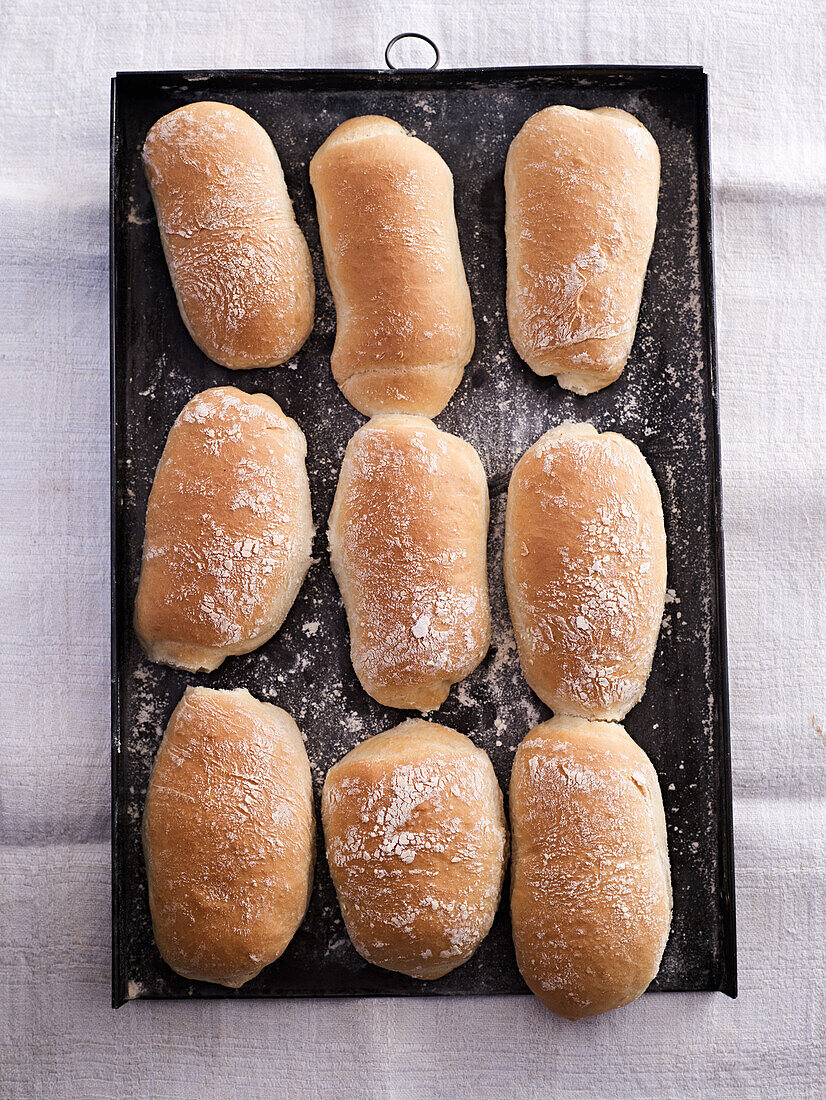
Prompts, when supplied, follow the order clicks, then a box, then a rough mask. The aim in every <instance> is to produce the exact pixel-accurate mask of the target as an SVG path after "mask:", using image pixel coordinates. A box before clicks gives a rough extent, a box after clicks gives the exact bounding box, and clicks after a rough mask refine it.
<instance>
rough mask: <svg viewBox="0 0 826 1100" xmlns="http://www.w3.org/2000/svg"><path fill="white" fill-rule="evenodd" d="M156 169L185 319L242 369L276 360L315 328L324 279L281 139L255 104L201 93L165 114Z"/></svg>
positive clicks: (156, 190)
mask: <svg viewBox="0 0 826 1100" xmlns="http://www.w3.org/2000/svg"><path fill="white" fill-rule="evenodd" d="M143 163H144V169H145V171H146V178H147V182H148V184H149V189H150V191H151V193H152V198H153V200H154V202H155V208H156V211H157V214H158V228H159V229H160V232H161V240H162V242H163V246H164V253H165V255H166V259H167V262H168V264H169V269H170V275H171V276H172V282H173V285H174V287H175V293H176V295H177V297H178V304H179V306H180V309H181V314H182V316H183V319H184V321H185V323H186V325H187V328H188V329H189V331H190V333H191V335H192V337H193V339H194V340H195V342H196V343H197V344H198V346H199V347H200V348H201V350H202V351H204V353H205V354H206V355H208V356H209V357H210V358H212V359H214V360H215V361H216V362H217V363H221V364H222V365H223V366H226V367H232V368H241V367H263V366H275V365H277V364H279V363H282V362H284V361H285V360H286V359H288V358H290V357H291V356H292V355H293V354H295V352H296V351H297V350H298V348H300V347H301V345H302V344H303V343H304V341H305V340H306V338H307V336H308V335H309V333H310V330H311V329H312V323H313V309H314V303H315V284H314V281H313V271H312V262H311V260H310V253H309V250H308V248H307V243H306V241H305V240H304V236H303V234H302V232H301V230H300V229H299V227H298V225H297V223H296V220H295V216H294V214H293V206H292V202H291V201H290V196H289V194H288V193H287V186H286V183H285V182H284V173H283V171H282V169H281V162H280V161H279V159H278V154H277V153H276V151H275V148H274V147H273V143H272V141H271V140H270V138H269V135H268V134H267V133H266V131H265V130H264V129H262V127H261V126H259V125H258V123H257V122H256V121H255V120H254V119H253V118H251V117H250V115H248V114H247V113H246V112H245V111H241V110H239V109H238V108H237V107H233V106H231V105H230V104H228V103H212V102H199V103H189V104H186V106H184V107H179V108H178V109H177V110H175V111H172V112H171V113H170V114H168V115H164V117H163V118H161V119H159V120H158V121H157V122H156V123H155V125H154V126H153V127H152V129H151V130H150V131H149V133H148V135H147V138H146V142H145V144H144V149H143Z"/></svg>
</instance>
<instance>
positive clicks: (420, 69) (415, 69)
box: [384, 31, 439, 73]
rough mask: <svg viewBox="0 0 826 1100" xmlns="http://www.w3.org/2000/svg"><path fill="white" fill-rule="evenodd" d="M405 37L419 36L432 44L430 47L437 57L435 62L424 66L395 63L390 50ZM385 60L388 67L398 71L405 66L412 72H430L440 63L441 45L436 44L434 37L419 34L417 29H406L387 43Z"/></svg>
mask: <svg viewBox="0 0 826 1100" xmlns="http://www.w3.org/2000/svg"><path fill="white" fill-rule="evenodd" d="M403 38H418V39H419V41H421V42H426V43H427V44H428V46H430V48H431V49H432V50H433V52H434V53H435V54H436V57H435V59H434V61H433V64H432V65H422V66H417V65H411V66H403V65H394V64H393V62H392V61H391V60H390V51H391V50H392V49H393V47H394V46H395V45H396V43H397V42H400V41H401V40H402V39H403ZM384 60H385V63H386V64H387V68H388V69H393V70H394V71H396V72H398V71H400V70H401V69H403V68H408V69H409V71H411V72H417V73H424V72H428V71H429V70H430V69H435V68H436V67H437V66H438V64H439V47H438V46H437V45H436V43H435V42H434V41H433V39H432V38H428V37H427V35H426V34H417V33H416V31H405V32H404V33H403V34H397V35H396V37H395V38H391V39H390V41H389V42H388V43H387V49H386V50H385V51H384Z"/></svg>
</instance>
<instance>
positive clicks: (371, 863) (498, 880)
mask: <svg viewBox="0 0 826 1100" xmlns="http://www.w3.org/2000/svg"><path fill="white" fill-rule="evenodd" d="M321 817H322V822H323V824H324V837H325V841H326V845H327V862H328V863H329V865H330V873H331V874H332V877H333V883H334V885H335V888H336V893H337V895H338V900H339V904H340V905H341V912H342V915H343V916H344V923H345V924H346V926H347V932H348V934H349V936H350V939H351V940H352V941H353V946H354V947H355V948H356V950H357V951H358V952H359V954H360V955H362V956H363V957H364V958H365V959H367V961H368V962H371V963H374V964H375V965H376V966H383V967H384V968H385V969H386V970H398V971H400V972H401V973H402V974H408V975H409V976H410V977H411V978H427V979H430V978H441V977H442V976H443V975H444V974H447V973H448V972H449V971H451V970H455V968H456V967H457V966H461V965H462V963H465V962H467V960H468V959H469V958H470V956H471V955H472V954H473V952H474V951H475V950H476V948H477V947H478V946H479V944H480V943H481V942H482V940H483V939H484V938H485V936H486V935H487V934H488V932H489V931H490V926H491V924H492V923H493V918H494V916H495V914H496V909H497V907H498V905H499V895H500V892H501V889H502V879H503V877H504V874H505V864H506V862H507V854H508V831H507V825H506V823H505V814H504V811H503V809H502V792H501V790H500V789H499V784H498V783H497V781H496V775H495V774H494V771H493V767H492V765H491V762H490V760H489V758H488V756H487V754H486V753H485V752H483V751H482V749H480V748H477V747H476V746H475V745H474V744H473V742H472V741H470V740H469V739H468V738H467V737H465V736H464V734H461V733H457V732H456V731H455V730H452V729H448V728H447V727H446V726H439V725H437V724H436V723H435V722H425V721H423V720H422V719H420V718H414V719H411V720H409V721H407V722H403V723H402V724H401V725H400V726H396V728H395V729H392V730H388V731H387V732H386V733H382V734H379V735H378V737H370V738H368V740H366V741H363V742H362V743H361V744H360V745H357V746H356V747H355V748H354V749H353V750H352V751H351V752H349V753H347V755H346V756H345V757H344V758H343V759H342V760H339V762H338V763H337V764H335V765H334V766H333V767H332V768H331V769H330V771H329V773H328V775H327V778H326V780H325V781H324V790H323V792H322V795H321Z"/></svg>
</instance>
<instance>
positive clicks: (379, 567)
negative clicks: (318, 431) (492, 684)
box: [329, 414, 490, 710]
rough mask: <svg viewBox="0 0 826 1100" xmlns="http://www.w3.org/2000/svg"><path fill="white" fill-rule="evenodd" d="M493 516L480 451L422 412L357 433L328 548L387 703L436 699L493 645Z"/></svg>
mask: <svg viewBox="0 0 826 1100" xmlns="http://www.w3.org/2000/svg"><path fill="white" fill-rule="evenodd" d="M488 515H489V506H488V491H487V480H486V478H485V473H484V469H483V468H482V464H481V462H480V460H479V457H478V455H477V454H476V452H475V451H474V449H473V448H472V447H471V446H470V444H468V443H466V442H464V440H461V439H459V438H457V437H456V436H452V435H449V434H448V433H447V432H442V431H439V429H438V428H437V427H436V426H435V425H434V424H433V423H432V422H431V421H429V420H426V419H425V418H424V417H418V416H404V415H401V414H385V415H382V416H377V417H374V418H373V419H372V420H371V421H370V422H369V423H368V424H365V425H364V427H362V428H360V429H359V430H358V431H357V432H356V433H355V435H354V436H353V438H352V439H351V440H350V442H349V444H348V446H347V451H346V453H345V456H344V461H343V463H342V468H341V474H340V476H339V484H338V489H337V492H336V497H335V501H334V503H333V509H332V511H331V513H330V526H329V538H330V555H331V563H332V566H333V570H334V572H335V575H336V579H337V580H338V583H339V587H340V588H341V591H342V595H343V596H344V602H345V606H346V608H347V614H348V620H349V624H350V633H351V651H352V655H353V664H354V667H355V670H356V673H357V675H358V677H359V679H360V680H361V682H362V684H363V685H364V687H365V690H367V691H368V692H369V693H370V694H371V695H373V696H374V697H375V698H377V699H379V701H380V702H386V705H389V706H413V707H416V708H417V709H423V710H427V709H432V707H435V706H438V705H439V704H440V703H441V702H442V701H443V700H444V699H445V698H446V696H447V693H448V690H449V688H450V684H451V683H455V682H457V681H458V680H461V679H463V678H464V677H465V676H467V675H468V674H469V673H470V672H471V671H472V670H473V669H474V668H475V667H476V665H477V664H478V663H479V661H480V660H481V659H482V657H483V656H484V654H485V652H486V651H487V647H488V644H489V641H490V611H489V604H488V590H487V571H486V542H487V525H488ZM420 685H421V686H422V688H423V689H424V690H423V691H422V692H421V693H417V692H416V691H414V692H413V693H412V696H411V698H410V700H409V701H408V702H405V701H404V700H403V699H402V698H400V697H398V695H397V692H398V691H399V690H400V691H401V694H404V689H405V688H416V687H417V686H420ZM431 694H432V697H431ZM413 696H415V699H414V698H413ZM391 698H393V699H394V701H391Z"/></svg>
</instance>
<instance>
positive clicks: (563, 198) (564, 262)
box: [505, 106, 660, 393]
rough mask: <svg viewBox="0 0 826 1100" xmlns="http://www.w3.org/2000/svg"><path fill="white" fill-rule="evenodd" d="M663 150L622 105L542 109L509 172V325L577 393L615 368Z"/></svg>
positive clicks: (542, 367) (624, 343) (620, 361)
mask: <svg viewBox="0 0 826 1100" xmlns="http://www.w3.org/2000/svg"><path fill="white" fill-rule="evenodd" d="M659 180H660V155H659V150H658V149H657V144H656V142H655V141H654V139H653V137H652V136H651V134H650V133H649V132H648V130H647V129H646V128H645V127H644V126H643V125H642V123H641V122H639V120H638V119H636V118H634V116H633V115H630V114H628V113H627V112H625V111H620V110H617V109H616V108H613V107H601V108H597V109H596V110H592V111H581V110H578V109H576V108H575V107H564V106H554V107H548V108H546V109H545V110H543V111H539V112H538V113H537V114H535V115H532V116H531V118H529V119H528V121H527V122H526V123H525V125H524V126H523V127H522V129H521V130H520V131H519V133H518V134H517V136H516V137H515V138H514V140H513V142H512V144H511V147H510V150H509V152H508V158H507V164H506V169H505V188H506V193H507V213H506V232H507V242H508V294H507V299H508V323H509V327H510V331H511V338H512V340H513V343H514V346H515V348H516V350H517V352H518V353H519V355H520V356H521V357H522V358H523V359H524V360H525V362H526V363H528V364H529V366H531V367H532V368H533V370H535V371H536V372H537V373H538V374H556V375H557V376H558V379H559V381H560V383H561V384H562V385H563V386H565V387H566V388H567V389H572V390H574V392H576V393H591V392H593V391H594V390H598V389H601V388H602V387H603V386H606V385H608V384H609V383H610V382H612V381H614V379H615V378H616V377H617V376H618V375H619V374H620V372H621V370H622V368H623V366H624V365H625V362H626V359H627V358H628V353H629V351H630V349H631V343H632V341H633V337H634V332H635V329H636V325H637V314H638V311H639V304H640V295H641V293H642V284H643V279H644V277H645V270H646V267H647V265H648V258H649V255H650V253H651V246H652V243H653V240H654V230H655V227H656V221H657V195H658V190H659Z"/></svg>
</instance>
